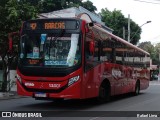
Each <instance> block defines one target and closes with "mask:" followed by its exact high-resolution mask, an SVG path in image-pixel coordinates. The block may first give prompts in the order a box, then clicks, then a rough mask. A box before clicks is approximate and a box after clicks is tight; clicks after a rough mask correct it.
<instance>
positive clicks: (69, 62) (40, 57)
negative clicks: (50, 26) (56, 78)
mask: <svg viewBox="0 0 160 120" xmlns="http://www.w3.org/2000/svg"><path fill="white" fill-rule="evenodd" d="M80 43H81V42H80V36H79V34H74V33H72V34H71V33H64V32H60V33H54V34H53V33H47V34H39V33H36V34H35V33H34V34H24V35H23V36H22V37H21V43H20V46H21V47H20V61H21V63H22V65H24V66H28V67H31V66H35V67H53V68H54V67H59V68H62V67H63V68H64V67H72V66H75V65H77V64H80V63H81V47H80Z"/></svg>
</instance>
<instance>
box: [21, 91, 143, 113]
mask: <svg viewBox="0 0 160 120" xmlns="http://www.w3.org/2000/svg"><path fill="white" fill-rule="evenodd" d="M143 94H144V93H140V95H143ZM132 97H133V98H134V97H137V96H133V95H132V94H125V95H118V96H114V97H111V100H110V102H107V103H103V104H100V103H97V101H96V100H95V99H86V100H64V101H61V102H58V103H57V102H54V101H44V100H36V101H37V102H36V101H35V102H33V104H32V103H30V104H27V105H22V106H19V107H21V108H23V109H25V110H33V111H34V110H43V111H46V110H53V111H54V110H62V111H63V110H64V111H65V110H67V111H70V110H87V109H91V108H94V107H97V106H101V105H107V104H109V103H114V102H118V101H121V100H126V99H130V98H132ZM33 100H34V99H33Z"/></svg>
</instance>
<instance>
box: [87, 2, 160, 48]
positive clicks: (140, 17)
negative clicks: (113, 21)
mask: <svg viewBox="0 0 160 120" xmlns="http://www.w3.org/2000/svg"><path fill="white" fill-rule="evenodd" d="M90 1H91V2H93V5H94V6H96V7H97V9H98V10H97V12H100V11H101V9H102V8H107V9H108V10H110V11H113V10H114V9H116V10H121V12H122V14H123V15H124V16H125V17H126V18H127V17H128V14H130V18H131V19H132V20H133V21H134V22H135V23H137V24H138V25H139V26H141V29H142V33H141V39H140V41H139V42H140V43H141V42H145V41H150V42H151V43H152V44H153V45H155V44H156V43H160V14H159V12H160V0H90ZM140 1H145V2H140ZM153 3H157V4H153ZM147 21H151V23H148V24H145V25H143V24H144V23H146V22H147ZM142 25H143V26H142Z"/></svg>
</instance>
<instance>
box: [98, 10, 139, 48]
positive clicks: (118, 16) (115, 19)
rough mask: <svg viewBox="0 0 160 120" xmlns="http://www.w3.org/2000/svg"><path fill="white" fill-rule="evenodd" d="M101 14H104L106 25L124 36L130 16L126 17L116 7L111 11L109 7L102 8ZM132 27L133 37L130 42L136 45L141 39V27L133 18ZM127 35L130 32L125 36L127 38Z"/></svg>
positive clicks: (103, 18) (131, 34)
mask: <svg viewBox="0 0 160 120" xmlns="http://www.w3.org/2000/svg"><path fill="white" fill-rule="evenodd" d="M100 14H101V16H102V20H103V21H104V22H105V25H106V26H108V27H110V28H112V29H113V30H114V31H113V34H115V35H117V36H119V37H121V38H122V37H123V27H124V28H125V29H127V28H128V18H125V17H124V15H123V14H122V13H121V11H120V10H116V9H115V10H113V11H109V10H108V9H107V8H105V9H102V10H101V13H100ZM130 29H131V33H130V36H131V38H132V39H131V40H130V42H131V43H132V44H135V45H136V44H137V43H138V41H139V39H140V34H141V28H140V27H139V26H138V25H137V24H136V23H135V22H134V21H133V20H131V23H130ZM137 30H138V31H137ZM135 33H136V34H135ZM127 35H128V34H126V36H125V38H127Z"/></svg>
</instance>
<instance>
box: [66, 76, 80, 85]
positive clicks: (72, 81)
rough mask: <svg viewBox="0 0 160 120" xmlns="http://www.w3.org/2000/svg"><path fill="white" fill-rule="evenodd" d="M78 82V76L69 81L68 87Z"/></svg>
mask: <svg viewBox="0 0 160 120" xmlns="http://www.w3.org/2000/svg"><path fill="white" fill-rule="evenodd" d="M78 80H79V76H75V77H72V78H70V79H69V81H68V86H70V85H72V84H73V83H75V82H77V81H78Z"/></svg>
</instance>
